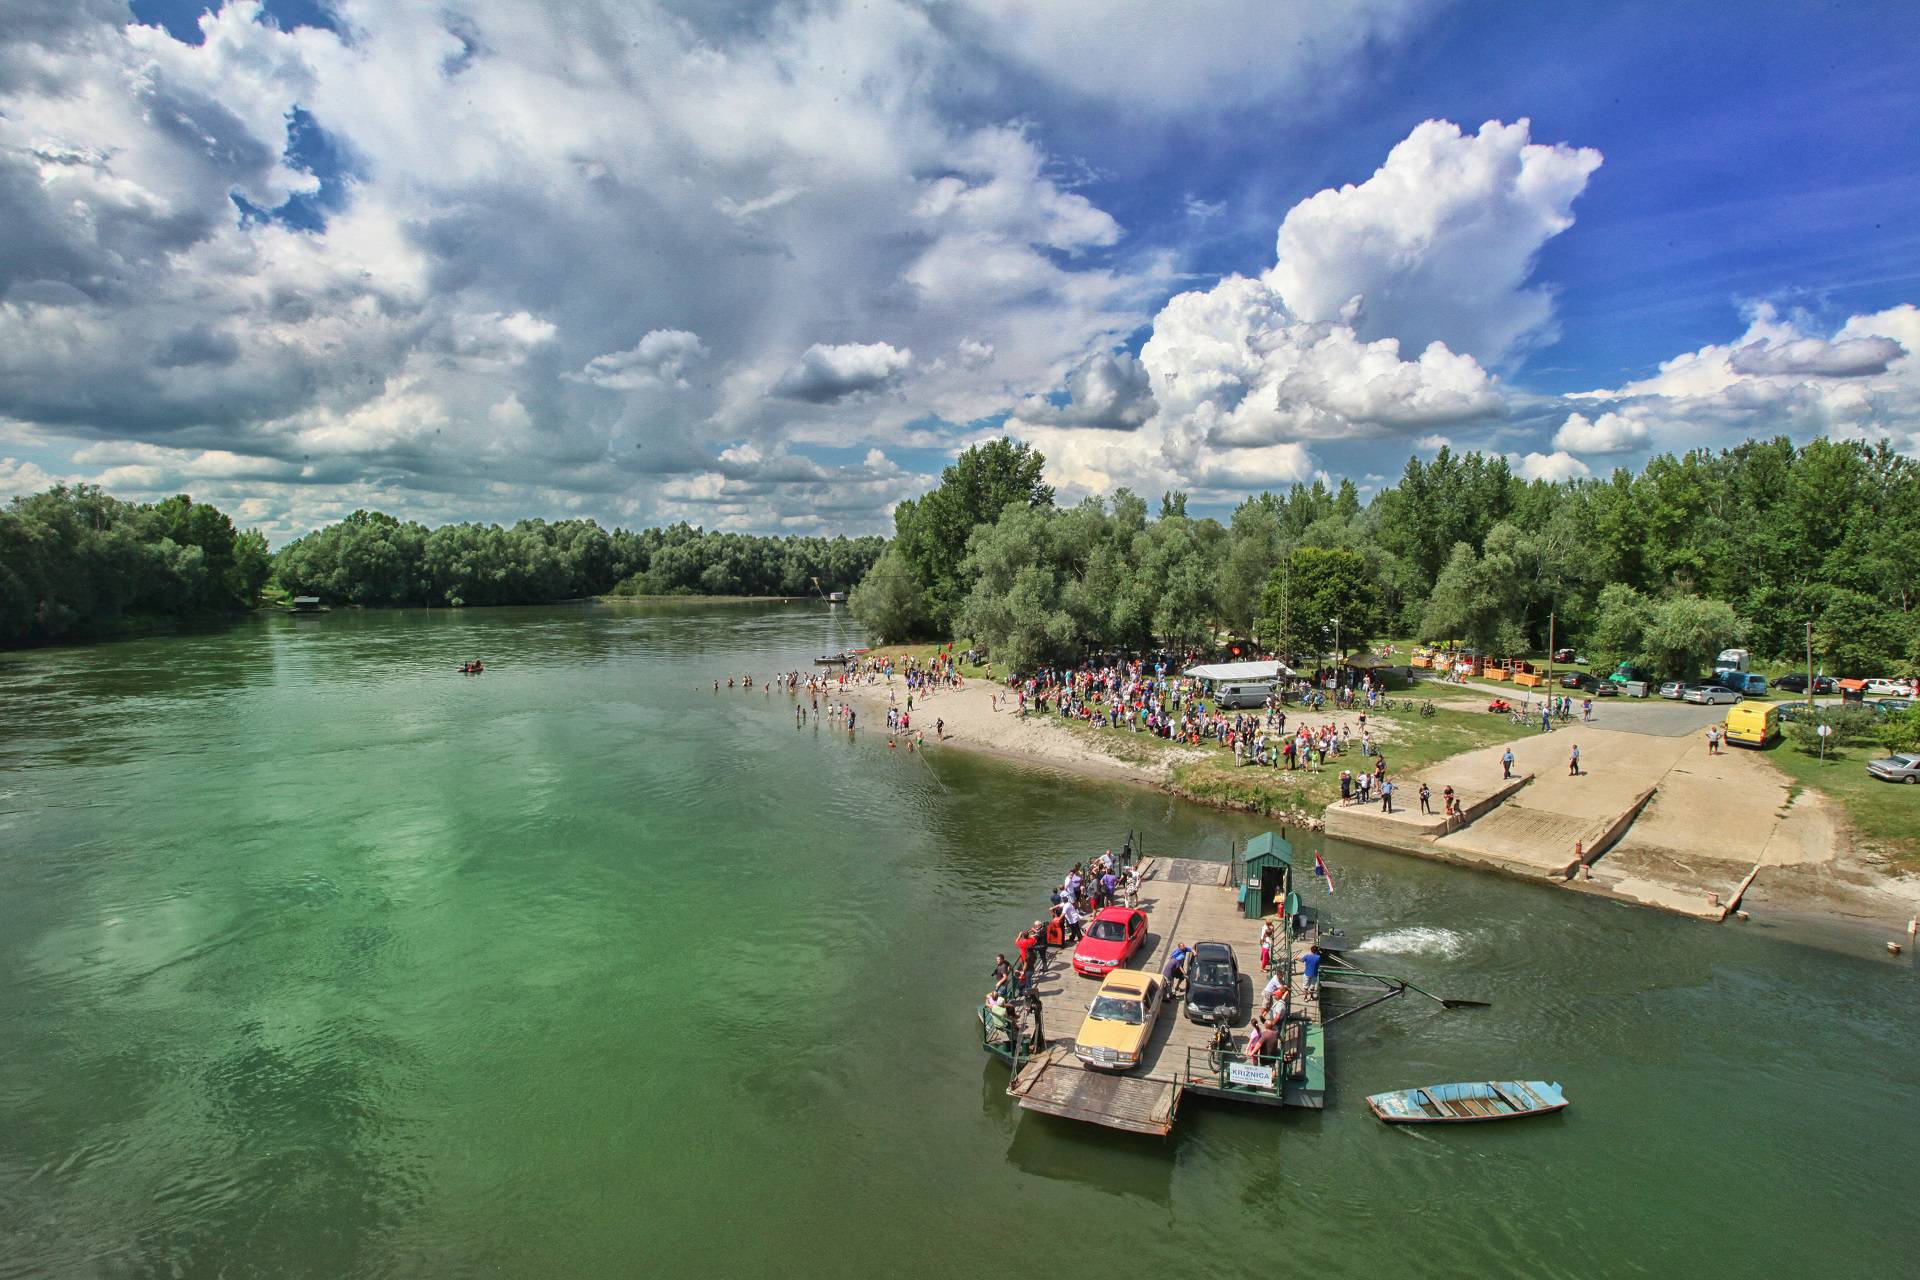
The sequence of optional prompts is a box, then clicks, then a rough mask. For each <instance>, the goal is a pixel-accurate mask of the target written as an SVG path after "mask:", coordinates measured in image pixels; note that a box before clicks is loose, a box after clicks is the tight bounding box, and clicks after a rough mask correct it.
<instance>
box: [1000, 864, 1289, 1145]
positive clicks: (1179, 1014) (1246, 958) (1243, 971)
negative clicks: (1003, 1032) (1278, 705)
mask: <svg viewBox="0 0 1920 1280" xmlns="http://www.w3.org/2000/svg"><path fill="white" fill-rule="evenodd" d="M1141 866H1142V868H1143V869H1144V871H1143V877H1142V883H1141V886H1140V898H1139V906H1140V909H1141V910H1142V911H1144V912H1146V915H1147V941H1146V943H1145V944H1144V945H1143V947H1142V948H1141V950H1140V952H1139V953H1138V954H1137V955H1136V956H1135V958H1134V959H1133V961H1132V962H1131V963H1130V964H1129V966H1128V967H1130V968H1135V969H1144V970H1147V971H1148V972H1151V973H1155V974H1157V973H1159V972H1160V967H1161V966H1162V965H1163V964H1165V963H1166V959H1167V954H1168V952H1170V951H1171V950H1172V948H1173V947H1174V945H1175V944H1176V943H1180V942H1185V943H1198V942H1224V943H1226V944H1227V945H1229V946H1231V947H1232V948H1233V952H1234V955H1235V957H1236V958H1237V959H1238V960H1239V962H1240V995H1241V1008H1242V1012H1241V1015H1240V1018H1239V1020H1238V1021H1237V1022H1236V1023H1235V1024H1234V1056H1235V1060H1236V1061H1239V1060H1241V1059H1242V1057H1243V1056H1244V1053H1245V1049H1246V1039H1247V1026H1248V1022H1249V1020H1250V1015H1251V1012H1252V1010H1253V1009H1254V1006H1255V1004H1256V1002H1257V1001H1258V1000H1259V998H1260V990H1261V988H1262V987H1263V986H1265V985H1266V980H1267V975H1266V974H1264V973H1262V972H1261V970H1260V929H1261V925H1262V923H1263V920H1262V919H1253V920H1249V919H1247V918H1246V915H1245V913H1244V912H1243V911H1242V909H1241V906H1240V897H1239V892H1238V891H1237V890H1236V889H1234V888H1233V887H1232V886H1231V885H1230V884H1229V875H1228V866H1227V864H1226V863H1224V862H1199V861H1194V860H1190V859H1184V858H1172V859H1169V858H1147V859H1143V860H1142V862H1141ZM1266 905H1267V906H1268V908H1269V914H1268V915H1267V916H1266V917H1265V919H1273V918H1274V917H1273V916H1272V914H1271V906H1272V904H1266ZM1316 936H1317V930H1316V929H1314V928H1313V927H1311V926H1309V927H1308V928H1307V930H1306V931H1305V932H1304V933H1302V934H1300V935H1297V936H1296V937H1295V938H1294V940H1293V954H1294V960H1293V966H1294V975H1293V980H1292V983H1291V985H1292V987H1293V1001H1292V1011H1293V1012H1292V1017H1291V1018H1290V1019H1289V1021H1288V1023H1287V1025H1286V1028H1285V1031H1284V1033H1283V1034H1282V1037H1281V1047H1282V1050H1283V1053H1284V1055H1285V1058H1284V1065H1283V1067H1282V1068H1281V1069H1280V1074H1279V1077H1278V1080H1277V1081H1276V1085H1275V1086H1274V1087H1267V1088H1263V1087H1261V1086H1259V1085H1258V1084H1257V1083H1254V1084H1250V1083H1244V1082H1236V1081H1233V1080H1230V1079H1229V1078H1227V1075H1226V1073H1225V1072H1224V1071H1223V1070H1221V1069H1220V1068H1218V1067H1217V1066H1216V1065H1215V1064H1214V1063H1213V1061H1212V1059H1211V1056H1210V1046H1211V1044H1212V1041H1213V1028H1212V1026H1211V1025H1202V1024H1199V1023H1195V1022H1191V1021H1189V1020H1188V1019H1187V1017H1186V1013H1185V1010H1184V1007H1183V1005H1184V1001H1181V1002H1175V1003H1172V1004H1171V1005H1170V1007H1168V1008H1167V1009H1166V1010H1165V1011H1164V1012H1163V1013H1162V1014H1161V1015H1160V1020H1159V1023H1158V1025H1156V1026H1155V1028H1154V1032H1153V1037H1152V1039H1151V1040H1150V1041H1149V1042H1148V1045H1147V1052H1146V1058H1145V1061H1143V1062H1142V1063H1141V1065H1140V1066H1138V1067H1136V1068H1134V1069H1133V1070H1131V1071H1128V1072H1125V1073H1116V1072H1109V1071H1096V1070H1094V1069H1092V1068H1090V1067H1087V1066H1085V1065H1084V1064H1083V1063H1082V1062H1081V1061H1080V1060H1079V1059H1078V1058H1077V1057H1075V1056H1074V1052H1073V1049H1074V1041H1073V1037H1074V1034H1075V1033H1076V1032H1078V1031H1079V1029H1080V1024H1081V1021H1082V1020H1083V1019H1084V1017H1085V1016H1086V1012H1087V1006H1088V1005H1089V1004H1090V1003H1091V1002H1092V1000H1093V996H1094V993H1095V992H1096V991H1098V990H1099V988H1100V982H1099V980H1098V979H1095V978H1083V977H1081V976H1080V975H1079V974H1077V973H1075V972H1074V971H1073V963H1072V961H1073V955H1072V948H1071V947H1066V948H1062V949H1059V950H1056V951H1055V952H1054V953H1053V955H1052V956H1051V957H1050V958H1049V960H1048V965H1047V968H1046V969H1045V970H1044V971H1043V972H1042V975H1041V977H1040V978H1039V979H1038V981H1037V982H1036V984H1035V992H1036V994H1038V995H1039V997H1040V1001H1041V1008H1042V1026H1043V1029H1044V1031H1045V1034H1046V1036H1047V1041H1048V1047H1047V1048H1046V1049H1045V1050H1044V1051H1042V1052H1041V1053H1040V1054H1039V1055H1038V1056H1036V1057H1033V1058H1031V1059H1028V1060H1025V1061H1023V1062H1020V1063H1019V1064H1018V1069H1017V1070H1016V1071H1015V1073H1014V1076H1013V1081H1012V1083H1011V1084H1010V1085H1009V1086H1008V1088H1007V1092H1008V1094H1009V1095H1011V1096H1012V1097H1014V1098H1017V1099H1019V1102H1020V1105H1021V1107H1023V1108H1025V1109H1026V1110H1028V1111H1040V1112H1045V1113H1047V1114H1049V1115H1057V1116H1063V1117H1066V1118H1067V1119H1072V1120H1083V1121H1087V1122H1090V1123H1093V1124H1100V1125H1106V1126H1108V1127H1110V1128H1115V1129H1125V1130H1128V1131H1130V1132H1134V1133H1153V1134H1165V1133H1167V1132H1169V1131H1170V1130H1171V1129H1172V1128H1173V1123H1174V1120H1175V1117H1176V1116H1177V1114H1178V1111H1179V1107H1180V1101H1181V1098H1182V1097H1183V1096H1184V1095H1185V1094H1189V1093H1199V1094H1206V1095H1211V1096H1214V1097H1222V1098H1234V1099H1239V1100H1241V1101H1247V1102H1256V1103H1261V1104H1263V1105H1266V1106H1281V1105H1286V1106H1300V1107H1315V1108H1318V1107H1321V1106H1323V1105H1325V1100H1326V1044H1325V1038H1324V1035H1323V1034H1322V1031H1321V1022H1320V1018H1321V1015H1320V1001H1319V1000H1318V999H1317V998H1315V999H1308V998H1306V996H1305V991H1306V983H1305V980H1304V978H1303V977H1302V975H1301V972H1300V957H1302V956H1304V955H1305V954H1306V951H1307V948H1308V947H1310V946H1312V945H1313V943H1314V940H1315V938H1316ZM1242 1074H1243V1075H1244V1074H1245V1072H1244V1068H1243V1069H1242Z"/></svg>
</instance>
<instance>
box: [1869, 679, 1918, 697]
mask: <svg viewBox="0 0 1920 1280" xmlns="http://www.w3.org/2000/svg"><path fill="white" fill-rule="evenodd" d="M1867 692H1868V693H1877V694H1881V695H1882V696H1886V697H1893V698H1904V697H1907V696H1908V695H1910V694H1911V693H1912V692H1913V686H1912V685H1911V684H1909V683H1907V682H1906V681H1905V680H1887V679H1878V680H1869V681H1867Z"/></svg>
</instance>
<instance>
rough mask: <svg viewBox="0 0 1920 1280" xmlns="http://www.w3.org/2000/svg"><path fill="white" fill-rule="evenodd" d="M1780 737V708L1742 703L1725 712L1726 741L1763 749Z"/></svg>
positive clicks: (1767, 704) (1759, 703)
mask: <svg viewBox="0 0 1920 1280" xmlns="http://www.w3.org/2000/svg"><path fill="white" fill-rule="evenodd" d="M1779 736H1780V708H1779V707H1778V706H1776V705H1774V704H1772V703H1767V702H1742V703H1738V704H1736V705H1735V706H1733V707H1731V708H1729V709H1728V711H1727V741H1728V742H1738V743H1742V744H1743V745H1745V746H1749V747H1764V746H1766V745H1767V744H1768V743H1769V742H1772V741H1773V740H1774V739H1775V738H1777V737H1779Z"/></svg>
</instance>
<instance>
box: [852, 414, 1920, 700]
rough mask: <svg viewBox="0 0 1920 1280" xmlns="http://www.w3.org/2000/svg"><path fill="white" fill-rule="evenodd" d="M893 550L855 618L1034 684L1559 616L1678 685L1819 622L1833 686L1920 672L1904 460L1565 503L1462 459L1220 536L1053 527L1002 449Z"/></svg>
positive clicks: (1148, 526)
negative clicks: (1217, 645)
mask: <svg viewBox="0 0 1920 1280" xmlns="http://www.w3.org/2000/svg"><path fill="white" fill-rule="evenodd" d="M895 526H896V532H895V537H894V540H893V542H892V544H891V545H890V546H889V548H888V549H887V552H886V554H885V555H883V556H881V557H880V559H879V560H878V561H877V562H876V563H875V565H874V567H873V569H872V570H871V571H870V572H869V573H868V575H867V577H866V578H865V579H864V580H863V581H862V582H861V584H860V586H859V587H858V588H857V589H856V591H855V592H854V596H853V607H854V612H855V614H856V615H857V616H858V617H859V618H860V619H861V620H862V621H863V622H864V623H865V624H866V625H867V626H868V627H869V628H870V629H871V630H873V631H874V632H875V633H876V634H878V635H881V636H884V637H886V638H889V639H901V638H906V637H909V636H932V637H938V638H943V639H944V638H947V637H953V636H957V637H966V638H971V639H973V640H975V641H977V642H980V643H982V644H984V645H986V646H987V647H988V649H989V650H990V651H991V652H992V653H993V655H994V656H995V657H997V658H999V659H1001V660H1003V661H1007V662H1010V663H1012V664H1013V665H1014V667H1015V668H1016V669H1022V668H1030V667H1031V666H1033V665H1035V664H1037V663H1041V662H1050V661H1061V660H1071V659H1075V658H1078V657H1080V656H1082V655H1085V654H1087V653H1090V652H1097V651H1101V650H1107V649H1138V648H1142V647H1146V646H1149V645H1154V644H1174V645H1198V646H1208V645H1211V644H1212V643H1213V642H1214V641H1215V640H1216V639H1217V638H1219V637H1221V636H1222V635H1226V636H1232V637H1244V638H1247V639H1248V640H1251V641H1254V642H1256V643H1257V644H1258V645H1259V646H1260V647H1262V648H1264V649H1267V650H1270V651H1278V652H1281V653H1284V654H1288V655H1292V656H1302V655H1310V654H1319V653H1325V652H1327V651H1329V650H1331V649H1332V648H1333V647H1334V645H1335V641H1336V629H1337V636H1338V644H1339V646H1340V647H1341V648H1343V649H1349V650H1351V649H1353V648H1355V647H1357V646H1360V645H1362V644H1365V643H1366V642H1367V641H1369V640H1371V639H1375V638H1378V637H1382V636H1389V635H1398V636H1409V635H1411V636H1416V637H1422V638H1428V639H1436V640H1437V639H1454V640H1461V641H1465V642H1468V643H1470V644H1474V645H1476V646H1479V647H1481V648H1483V649H1486V650H1491V651H1494V652H1505V653H1517V652H1522V651H1526V650H1532V649H1538V648H1540V647H1542V646H1544V645H1545V643H1546V641H1547V637H1548V630H1549V618H1550V617H1551V618H1552V620H1553V623H1552V625H1553V630H1554V634H1555V637H1556V638H1557V639H1558V640H1559V641H1560V643H1563V644H1573V645H1578V646H1580V647H1582V648H1584V649H1586V650H1587V651H1588V652H1589V653H1591V654H1592V655H1594V656H1596V657H1599V658H1602V659H1605V660H1608V661H1612V660H1619V659H1631V660H1635V661H1638V662H1641V663H1643V664H1645V665H1647V666H1649V667H1650V668H1653V669H1655V670H1656V671H1657V672H1658V673H1659V674H1663V675H1665V674H1673V675H1680V676H1686V675H1691V674H1693V669H1697V668H1698V666H1699V664H1701V663H1704V662H1706V661H1708V660H1709V659H1710V658H1711V657H1712V655H1713V654H1714V653H1715V652H1716V651H1717V650H1718V649H1720V648H1722V647H1724V646H1728V645H1733V644H1744V645H1746V646H1747V647H1749V648H1751V649H1753V650H1754V651H1755V652H1757V653H1759V654H1761V655H1763V656H1765V657H1768V658H1787V657H1798V656H1803V655H1804V653H1805V646H1806V642H1807V626H1808V624H1809V623H1810V622H1811V623H1812V624H1813V647H1814V658H1815V660H1816V661H1817V662H1819V663H1821V664H1822V665H1824V667H1825V668H1826V670H1828V671H1829V672H1847V673H1873V674H1877V673H1880V672H1882V671H1890V670H1893V669H1896V668H1899V669H1911V668H1912V667H1914V666H1915V665H1916V664H1920V625H1916V624H1917V623H1920V611H1917V610H1916V606H1920V466H1917V465H1916V464H1915V462H1914V461H1913V460H1912V459H1909V458H1905V457H1902V456H1900V455H1898V454H1896V453H1893V452H1892V451H1891V450H1889V449H1888V448H1886V446H1885V445H1881V446H1878V447H1874V448H1869V447H1867V446H1865V445H1861V444H1855V443H1849V442H1842V441H1833V440H1816V441H1814V442H1813V443H1811V444H1808V445H1807V446H1805V447H1804V448H1796V447H1795V446H1794V445H1793V444H1792V443H1791V442H1789V441H1787V440H1785V439H1776V440H1772V441H1765V442H1756V441H1749V442H1747V443H1745V444H1742V445H1740V446H1739V447H1738V448H1735V449H1731V450H1726V451H1723V452H1720V453H1711V452H1707V451H1704V450H1701V451H1695V452H1692V453H1688V454H1686V455H1684V456H1679V457H1675V456H1672V455H1662V456H1660V457H1656V458H1654V459H1652V460H1651V461H1649V462H1648V463H1647V465H1646V466H1645V468H1643V469H1642V470H1641V471H1640V472H1639V473H1638V474H1634V473H1632V472H1629V471H1627V470H1624V469H1622V470H1617V471H1615V472H1614V473H1613V475H1612V476H1610V477H1607V478H1605V479H1592V480H1577V481H1571V482H1565V483H1558V484H1554V483H1548V482H1546V481H1533V482H1531V483H1529V482H1526V481H1523V480H1521V479H1520V478H1518V477H1517V476H1515V475H1514V474H1513V472H1512V470H1511V469H1510V468H1509V467H1508V465H1507V463H1506V461H1505V460H1504V459H1503V458H1500V457H1499V456H1497V455H1496V456H1484V455H1481V454H1478V453H1469V454H1466V455H1455V454H1453V453H1451V452H1450V451H1449V450H1446V449H1442V450H1440V451H1439V453H1438V454H1437V455H1436V456H1435V457H1434V458H1433V459H1432V460H1431V461H1422V460H1421V459H1419V458H1418V457H1415V458H1411V459H1409V460H1408V462H1407V464H1406V469H1405V471H1404V472H1403V474H1402V475H1401V478H1400V481H1399V483H1398V484H1397V485H1395V486H1393V487H1390V488H1387V489H1384V490H1382V491H1381V492H1380V493H1378V494H1377V495H1375V496H1374V498H1373V500H1372V501H1371V502H1368V503H1366V504H1364V505H1363V504H1362V503H1361V501H1360V497H1359V494H1358V492H1357V490H1356V489H1355V487H1354V485H1353V484H1352V482H1351V481H1343V482H1342V483H1341V484H1340V486H1339V487H1338V488H1337V489H1329V488H1327V487H1326V486H1325V485H1323V484H1321V483H1319V482H1315V483H1314V484H1312V485H1310V486H1302V485H1295V486H1294V487H1293V488H1292V489H1291V491H1290V492H1288V493H1287V494H1286V495H1284V496H1282V495H1278V494H1273V493H1262V494H1260V495H1258V496H1257V497H1251V498H1248V499H1247V500H1246V501H1244V502H1242V503H1241V504H1240V505H1239V506H1238V507H1237V508H1236V509H1235V510H1234V512H1233V515H1232V518H1231V519H1230V520H1229V521H1228V523H1226V524H1221V523H1220V522H1219V521H1217V520H1213V519H1210V518H1202V519H1194V518H1190V517H1189V516H1188V515H1187V513H1186V499H1185V497H1184V496H1183V495H1181V494H1178V493H1168V494H1166V495H1164V496H1163V497H1162V498H1161V500H1160V504H1159V513H1158V516H1157V517H1156V518H1151V519H1150V518H1149V511H1148V503H1147V501H1146V500H1145V499H1143V498H1142V497H1141V496H1139V495H1137V494H1134V493H1132V492H1130V491H1128V490H1125V489H1121V490H1118V491H1116V492H1115V493H1113V494H1112V495H1111V496H1109V497H1107V498H1105V499H1100V498H1088V499H1086V500H1085V501H1083V502H1081V503H1079V504H1078V505H1076V506H1072V507H1064V508H1063V507H1059V506H1056V505H1055V503H1054V499H1053V490H1052V489H1051V488H1050V487H1049V486H1048V485H1047V484H1046V483H1045V480H1044V460H1043V459H1042V458H1041V456H1040V455H1039V454H1038V453H1037V452H1035V451H1034V450H1032V449H1031V448H1029V447H1028V446H1026V445H1023V444H1019V443H1016V442H1014V441H1011V440H1004V439H1003V440H1000V441H996V442H992V443H989V444H985V445H981V446H978V447H976V448H974V449H970V450H968V451H967V453H965V454H963V455H962V456H961V457H960V458H959V460H958V461H956V462H955V463H954V464H953V465H952V466H951V467H949V468H947V470H946V472H945V474H944V475H943V476H942V481H941V484H940V486H939V487H938V488H937V489H935V490H934V491H933V492H931V493H929V494H927V495H926V496H925V497H924V498H922V499H921V500H920V501H918V502H916V503H902V504H901V505H900V507H899V508H898V510H897V511H896V514H895ZM963 531H965V532H963ZM961 548H964V550H961ZM1336 624H1337V626H1336ZM1689 668H1692V669H1689Z"/></svg>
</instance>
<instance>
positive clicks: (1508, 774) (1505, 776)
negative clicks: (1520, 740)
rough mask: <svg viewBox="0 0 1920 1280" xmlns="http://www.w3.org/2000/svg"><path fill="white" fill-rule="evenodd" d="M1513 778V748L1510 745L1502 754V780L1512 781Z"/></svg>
mask: <svg viewBox="0 0 1920 1280" xmlns="http://www.w3.org/2000/svg"><path fill="white" fill-rule="evenodd" d="M1512 778H1513V748H1512V747H1508V748H1507V749H1506V751H1505V752H1503V753H1502V754H1501V756H1500V780H1501V781H1502V782H1506V781H1510V780H1511V779H1512Z"/></svg>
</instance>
